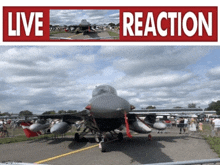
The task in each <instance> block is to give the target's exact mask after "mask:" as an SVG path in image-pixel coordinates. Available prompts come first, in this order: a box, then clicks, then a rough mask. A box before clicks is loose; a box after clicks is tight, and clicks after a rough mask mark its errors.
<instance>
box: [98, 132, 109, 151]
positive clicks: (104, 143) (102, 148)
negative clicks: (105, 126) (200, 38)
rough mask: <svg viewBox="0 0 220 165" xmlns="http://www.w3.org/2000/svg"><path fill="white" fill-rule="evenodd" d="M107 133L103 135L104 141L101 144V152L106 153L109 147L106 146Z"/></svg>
mask: <svg viewBox="0 0 220 165" xmlns="http://www.w3.org/2000/svg"><path fill="white" fill-rule="evenodd" d="M106 141H107V138H106V133H105V132H103V133H102V141H101V142H100V143H99V148H100V149H101V152H106V149H107V146H106Z"/></svg>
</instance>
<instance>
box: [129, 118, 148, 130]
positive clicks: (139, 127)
mask: <svg viewBox="0 0 220 165" xmlns="http://www.w3.org/2000/svg"><path fill="white" fill-rule="evenodd" d="M129 128H130V129H131V130H132V131H135V132H138V133H150V132H151V131H152V129H151V128H149V127H148V126H147V125H146V124H144V123H143V122H141V121H140V120H138V119H137V120H136V121H135V122H132V123H131V124H129Z"/></svg>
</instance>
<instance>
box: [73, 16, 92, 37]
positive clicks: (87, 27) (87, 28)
mask: <svg viewBox="0 0 220 165" xmlns="http://www.w3.org/2000/svg"><path fill="white" fill-rule="evenodd" d="M70 28H74V30H71V32H73V31H75V33H83V35H85V34H87V33H89V32H95V30H94V28H95V27H94V28H93V27H92V25H91V24H90V23H89V22H87V20H86V19H82V20H81V23H80V24H79V25H73V26H70Z"/></svg>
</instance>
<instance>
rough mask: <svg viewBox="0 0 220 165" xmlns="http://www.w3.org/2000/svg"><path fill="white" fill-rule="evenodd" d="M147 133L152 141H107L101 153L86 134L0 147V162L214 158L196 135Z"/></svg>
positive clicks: (140, 137)
mask: <svg viewBox="0 0 220 165" xmlns="http://www.w3.org/2000/svg"><path fill="white" fill-rule="evenodd" d="M151 134H152V137H153V138H152V141H150V140H148V135H146V134H134V133H133V134H132V136H133V138H131V139H130V138H128V137H125V138H124V140H123V141H122V142H119V141H112V142H109V143H107V152H104V153H102V152H101V151H100V149H99V147H98V143H96V142H95V140H94V137H93V136H92V135H87V136H86V138H83V139H82V140H81V142H75V141H73V138H72V137H65V138H62V139H61V138H60V139H58V140H53V139H43V140H34V141H26V142H19V143H12V144H1V145H0V152H1V154H0V162H3V161H19V162H28V163H34V162H35V163H39V164H52V165H60V164H64V165H65V164H76V165H77V164H90V165H91V164H92V165H101V164H105V165H115V164H120V165H125V164H149V163H159V162H176V161H186V160H201V159H215V158H218V155H217V154H216V153H214V152H213V150H212V149H210V146H209V145H208V144H207V143H206V141H205V140H204V139H203V138H202V137H201V136H200V135H199V134H198V133H195V134H193V135H189V134H179V129H178V128H172V129H168V130H167V132H166V133H157V131H154V132H152V133H151Z"/></svg>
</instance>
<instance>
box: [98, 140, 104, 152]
mask: <svg viewBox="0 0 220 165" xmlns="http://www.w3.org/2000/svg"><path fill="white" fill-rule="evenodd" d="M99 145H100V147H101V151H102V152H106V144H105V142H100V143H99Z"/></svg>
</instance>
